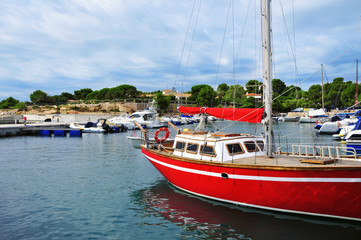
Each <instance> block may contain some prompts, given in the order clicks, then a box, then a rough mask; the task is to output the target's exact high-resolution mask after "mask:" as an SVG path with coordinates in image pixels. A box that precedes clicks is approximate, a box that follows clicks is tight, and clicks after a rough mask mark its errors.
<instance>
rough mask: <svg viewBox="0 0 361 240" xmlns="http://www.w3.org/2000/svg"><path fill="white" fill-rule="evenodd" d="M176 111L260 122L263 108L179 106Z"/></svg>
mask: <svg viewBox="0 0 361 240" xmlns="http://www.w3.org/2000/svg"><path fill="white" fill-rule="evenodd" d="M178 111H179V112H181V113H187V114H198V113H207V114H209V115H212V116H213V117H216V118H222V119H226V120H232V121H241V122H250V123H260V122H261V120H262V115H263V111H264V108H207V107H179V108H178Z"/></svg>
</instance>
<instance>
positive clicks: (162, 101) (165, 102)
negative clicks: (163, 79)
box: [155, 92, 170, 111]
mask: <svg viewBox="0 0 361 240" xmlns="http://www.w3.org/2000/svg"><path fill="white" fill-rule="evenodd" d="M155 98H156V100H157V103H158V106H159V109H160V110H161V111H165V110H167V108H168V106H169V103H170V97H166V96H165V95H164V94H163V93H161V92H158V93H156V95H155Z"/></svg>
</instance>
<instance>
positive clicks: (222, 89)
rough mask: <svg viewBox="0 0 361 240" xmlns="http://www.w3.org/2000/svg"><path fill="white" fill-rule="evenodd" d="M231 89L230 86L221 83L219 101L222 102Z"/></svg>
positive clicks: (218, 93) (218, 92)
mask: <svg viewBox="0 0 361 240" xmlns="http://www.w3.org/2000/svg"><path fill="white" fill-rule="evenodd" d="M228 89H229V86H228V85H227V84H226V83H221V84H219V85H218V87H217V95H218V99H219V100H220V101H222V98H223V97H224V95H226V92H227V90H228Z"/></svg>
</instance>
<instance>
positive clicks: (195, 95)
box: [188, 84, 211, 101]
mask: <svg viewBox="0 0 361 240" xmlns="http://www.w3.org/2000/svg"><path fill="white" fill-rule="evenodd" d="M204 87H211V86H209V85H207V84H199V85H194V86H193V87H192V88H191V94H192V95H191V96H190V97H189V98H188V101H197V98H198V94H199V92H200V91H201V90H202V88H204Z"/></svg>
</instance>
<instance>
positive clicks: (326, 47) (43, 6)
mask: <svg viewBox="0 0 361 240" xmlns="http://www.w3.org/2000/svg"><path fill="white" fill-rule="evenodd" d="M230 6H232V8H230ZM259 8H260V7H259V0H234V1H229V0H207V1H200V0H196V1H195V0H66V1H65V0H64V1H60V0H52V1H48V0H0V15H1V18H0V25H1V26H0V100H2V99H5V98H7V97H9V96H12V97H14V98H16V99H19V100H21V101H29V95H30V94H31V93H32V92H33V91H35V90H42V91H45V92H46V93H48V94H49V95H56V94H61V93H62V92H70V93H73V92H74V91H75V90H79V89H82V88H91V89H93V90H98V89H101V88H105V87H115V86H118V85H121V84H131V85H134V86H136V87H137V89H138V90H141V91H154V90H158V89H167V88H170V89H171V88H173V87H175V88H176V89H177V90H178V91H189V90H190V88H191V86H193V85H195V84H209V85H211V86H213V87H216V86H217V85H219V84H220V83H227V84H235V83H237V84H241V85H244V84H245V83H246V82H247V81H248V80H250V79H257V80H261V79H262V73H261V70H260V69H261V62H262V57H261V52H260V50H259V46H260V42H261V40H260V35H259V34H258V33H259V32H260V20H259ZM272 10H273V16H272V22H273V35H272V38H273V47H274V54H273V57H274V63H273V64H274V78H280V79H281V80H283V81H284V82H285V83H286V84H287V85H291V84H294V85H295V84H297V85H300V86H301V88H302V89H304V90H307V89H308V87H309V86H310V85H312V84H321V74H320V73H319V72H317V71H319V69H320V65H321V64H324V65H325V78H324V79H325V82H331V81H332V80H333V79H334V78H335V77H344V78H345V80H351V81H355V78H356V77H355V72H356V71H355V60H356V59H357V58H359V60H360V61H361V43H360V41H361V1H360V0H343V1H339V0H317V1H315V0H273V1H272Z"/></svg>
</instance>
